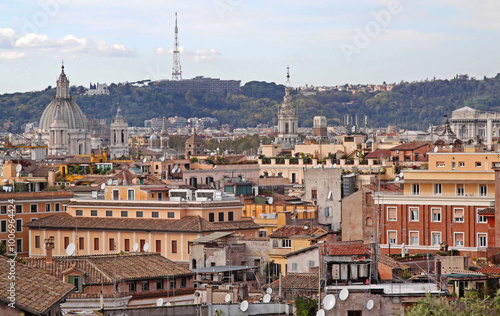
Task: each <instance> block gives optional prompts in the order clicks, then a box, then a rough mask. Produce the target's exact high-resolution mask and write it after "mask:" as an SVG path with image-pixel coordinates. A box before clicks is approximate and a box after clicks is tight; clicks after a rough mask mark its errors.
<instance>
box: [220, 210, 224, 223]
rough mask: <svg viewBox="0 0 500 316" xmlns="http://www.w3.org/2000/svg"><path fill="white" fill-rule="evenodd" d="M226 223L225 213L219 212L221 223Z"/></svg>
mask: <svg viewBox="0 0 500 316" xmlns="http://www.w3.org/2000/svg"><path fill="white" fill-rule="evenodd" d="M223 221H224V212H219V222H223Z"/></svg>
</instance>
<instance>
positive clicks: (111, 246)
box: [109, 238, 115, 251]
mask: <svg viewBox="0 0 500 316" xmlns="http://www.w3.org/2000/svg"><path fill="white" fill-rule="evenodd" d="M109 251H115V239H114V238H110V239H109Z"/></svg>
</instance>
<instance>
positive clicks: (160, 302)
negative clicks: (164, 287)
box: [156, 297, 163, 307]
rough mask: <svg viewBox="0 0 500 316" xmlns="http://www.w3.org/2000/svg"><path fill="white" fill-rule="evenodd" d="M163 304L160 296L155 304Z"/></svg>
mask: <svg viewBox="0 0 500 316" xmlns="http://www.w3.org/2000/svg"><path fill="white" fill-rule="evenodd" d="M162 305H163V299H162V298H161V297H160V298H159V299H157V300H156V306H158V307H159V306H162Z"/></svg>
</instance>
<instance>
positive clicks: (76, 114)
mask: <svg viewBox="0 0 500 316" xmlns="http://www.w3.org/2000/svg"><path fill="white" fill-rule="evenodd" d="M61 69H62V70H61V74H60V75H59V79H58V80H57V94H56V98H55V99H54V100H53V101H52V102H50V104H49V105H48V106H47V107H46V108H45V110H44V111H43V113H42V117H41V118H40V124H39V128H40V129H41V130H49V129H50V125H51V124H52V122H53V121H54V119H55V116H56V109H57V108H59V112H60V115H61V116H62V118H63V119H64V121H65V122H66V123H67V124H68V128H69V129H87V118H86V116H85V114H83V112H82V109H80V107H79V106H78V104H76V103H75V101H73V100H72V99H71V96H70V95H69V80H68V77H66V74H65V73H64V66H62V67H61Z"/></svg>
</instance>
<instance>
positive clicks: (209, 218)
mask: <svg viewBox="0 0 500 316" xmlns="http://www.w3.org/2000/svg"><path fill="white" fill-rule="evenodd" d="M208 221H209V222H215V214H214V213H208Z"/></svg>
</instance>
